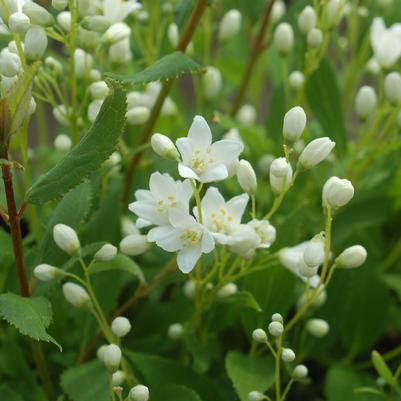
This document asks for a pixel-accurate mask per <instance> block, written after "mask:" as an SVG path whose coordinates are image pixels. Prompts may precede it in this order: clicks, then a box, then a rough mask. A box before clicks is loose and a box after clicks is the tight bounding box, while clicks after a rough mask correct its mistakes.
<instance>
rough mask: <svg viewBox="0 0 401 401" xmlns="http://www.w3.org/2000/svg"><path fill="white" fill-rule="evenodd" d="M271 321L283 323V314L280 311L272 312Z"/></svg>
mask: <svg viewBox="0 0 401 401" xmlns="http://www.w3.org/2000/svg"><path fill="white" fill-rule="evenodd" d="M272 322H279V323H281V324H283V323H284V319H283V316H282V315H281V314H280V313H273V315H272Z"/></svg>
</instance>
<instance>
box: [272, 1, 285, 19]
mask: <svg viewBox="0 0 401 401" xmlns="http://www.w3.org/2000/svg"><path fill="white" fill-rule="evenodd" d="M286 8H287V7H286V5H285V3H284V1H282V0H277V1H276V2H275V3H274V4H273V8H272V14H271V19H272V22H273V24H275V23H276V22H278V21H280V20H281V18H283V17H284V14H285V11H286Z"/></svg>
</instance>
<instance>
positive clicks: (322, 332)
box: [306, 319, 330, 338]
mask: <svg viewBox="0 0 401 401" xmlns="http://www.w3.org/2000/svg"><path fill="white" fill-rule="evenodd" d="M306 330H308V332H309V333H310V334H311V335H312V336H314V337H317V338H321V337H324V336H326V335H327V334H328V332H329V330H330V326H329V324H328V323H327V322H326V321H325V320H323V319H310V320H309V321H308V323H306Z"/></svg>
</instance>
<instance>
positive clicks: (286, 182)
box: [269, 157, 292, 196]
mask: <svg viewBox="0 0 401 401" xmlns="http://www.w3.org/2000/svg"><path fill="white" fill-rule="evenodd" d="M269 177H270V185H271V188H272V191H273V192H274V194H275V195H276V196H277V195H279V194H280V193H281V192H282V191H283V190H284V191H286V190H287V189H288V188H289V187H290V185H291V180H292V167H291V164H290V163H288V161H287V160H286V159H285V157H279V158H277V159H274V160H273V161H272V163H271V165H270V175H269Z"/></svg>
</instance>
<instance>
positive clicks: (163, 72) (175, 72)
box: [107, 51, 203, 85]
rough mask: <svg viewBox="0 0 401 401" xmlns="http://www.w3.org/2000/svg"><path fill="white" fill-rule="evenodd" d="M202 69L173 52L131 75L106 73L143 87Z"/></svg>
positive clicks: (187, 58) (121, 80) (189, 59)
mask: <svg viewBox="0 0 401 401" xmlns="http://www.w3.org/2000/svg"><path fill="white" fill-rule="evenodd" d="M201 71H203V67H202V66H200V65H199V64H198V63H197V62H195V61H194V60H192V58H190V57H189V56H187V55H186V54H185V53H182V52H178V51H177V52H174V53H171V54H169V55H167V56H164V57H162V58H161V59H160V60H157V61H156V63H154V64H152V65H151V66H149V67H147V68H145V69H144V70H142V71H140V72H138V73H135V74H133V75H118V74H113V73H108V74H107V75H108V76H109V77H111V78H114V79H117V80H118V81H120V82H122V83H124V84H129V85H144V84H147V83H149V82H153V81H167V80H169V79H173V78H178V77H179V76H180V75H183V74H186V73H193V72H201Z"/></svg>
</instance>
